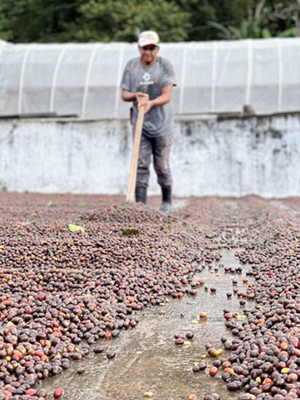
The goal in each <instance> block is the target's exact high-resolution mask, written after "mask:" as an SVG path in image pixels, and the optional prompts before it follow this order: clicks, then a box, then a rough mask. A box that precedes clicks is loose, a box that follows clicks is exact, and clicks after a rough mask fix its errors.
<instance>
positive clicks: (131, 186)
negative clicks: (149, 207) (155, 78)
mask: <svg viewBox="0 0 300 400" xmlns="http://www.w3.org/2000/svg"><path fill="white" fill-rule="evenodd" d="M145 101H146V97H142V98H141V100H140V104H142V103H144V102H145ZM144 114H145V107H144V106H142V107H140V108H139V112H138V117H137V122H136V127H135V134H134V142H133V151H132V157H131V166H130V173H129V179H128V188H127V196H126V201H127V202H129V203H134V202H135V182H136V174H137V167H138V158H139V151H140V143H141V136H142V129H143V122H144Z"/></svg>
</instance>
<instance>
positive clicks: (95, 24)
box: [0, 0, 300, 43]
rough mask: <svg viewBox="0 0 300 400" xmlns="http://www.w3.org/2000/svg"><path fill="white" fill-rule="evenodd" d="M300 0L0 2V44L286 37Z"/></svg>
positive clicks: (299, 20)
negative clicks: (145, 33)
mask: <svg viewBox="0 0 300 400" xmlns="http://www.w3.org/2000/svg"><path fill="white" fill-rule="evenodd" d="M299 13H300V0H281V1H280V0H144V1H140V0H128V1H126V2H125V1H123V0H14V1H11V0H1V2H0V39H4V40H8V41H12V42H23V43H28V42H33V41H34V42H44V43H47V42H95V41H101V42H111V41H129V42H133V41H136V38H137V35H138V33H139V32H140V31H142V30H148V29H153V30H156V31H157V32H158V33H159V35H160V36H161V39H162V41H165V42H169V41H175V42H176V41H182V40H189V41H190V40H197V41H199V40H216V39H226V40H228V39H245V38H268V37H288V36H296V35H297V26H298V27H300V18H299Z"/></svg>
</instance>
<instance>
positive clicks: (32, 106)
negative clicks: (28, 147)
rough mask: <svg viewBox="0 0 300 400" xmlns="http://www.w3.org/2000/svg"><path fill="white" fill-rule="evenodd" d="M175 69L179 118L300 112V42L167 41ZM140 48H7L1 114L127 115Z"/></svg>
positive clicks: (2, 51) (1, 53)
mask: <svg viewBox="0 0 300 400" xmlns="http://www.w3.org/2000/svg"><path fill="white" fill-rule="evenodd" d="M160 55H161V56H163V57H165V58H168V59H169V60H170V61H171V62H172V64H173V66H174V69H175V72H176V76H177V81H178V86H177V88H176V89H175V90H174V95H173V100H172V101H173V109H174V112H175V114H177V115H182V114H203V113H204V114H207V113H239V112H242V110H243V106H244V105H245V104H250V105H251V106H252V107H253V109H254V110H255V113H256V114H258V115H263V114H272V113H280V112H292V111H297V110H299V105H300V90H299V89H300V39H299V38H281V39H263V40H240V41H219V42H189V43H188V42H186V43H184V42H181V43H162V44H161V49H160ZM137 56H138V49H137V44H136V43H132V44H130V43H108V44H104V43H86V44H75V43H66V44H37V43H32V44H11V43H7V42H4V41H1V42H0V93H1V96H0V99H1V100H0V116H1V117H2V118H3V117H5V116H12V115H27V114H43V113H44V114H45V115H53V116H54V115H56V116H77V117H79V118H82V119H84V118H87V119H106V118H109V119H113V118H116V119H118V118H126V117H128V108H129V105H128V104H126V103H123V102H122V100H121V89H120V81H121V78H122V73H123V70H124V67H125V65H126V62H127V61H128V60H129V59H131V58H133V57H137Z"/></svg>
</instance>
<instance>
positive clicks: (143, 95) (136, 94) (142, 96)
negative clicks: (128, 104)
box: [135, 92, 149, 105]
mask: <svg viewBox="0 0 300 400" xmlns="http://www.w3.org/2000/svg"><path fill="white" fill-rule="evenodd" d="M142 98H144V99H145V100H149V96H148V95H147V94H146V93H142V92H137V93H135V100H136V101H137V103H138V105H140V103H141V99H142Z"/></svg>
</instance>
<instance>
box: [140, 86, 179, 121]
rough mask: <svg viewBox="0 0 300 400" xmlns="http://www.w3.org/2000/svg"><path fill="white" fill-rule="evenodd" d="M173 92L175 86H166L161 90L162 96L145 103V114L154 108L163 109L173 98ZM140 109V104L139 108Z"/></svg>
mask: <svg viewBox="0 0 300 400" xmlns="http://www.w3.org/2000/svg"><path fill="white" fill-rule="evenodd" d="M172 90H173V85H169V86H165V87H163V88H162V89H161V95H160V96H158V97H156V99H153V100H147V101H145V102H144V103H143V106H145V114H146V113H147V112H148V111H149V110H150V109H151V108H152V107H161V106H164V105H165V104H167V103H170V101H171V97H172ZM139 107H140V104H138V108H139Z"/></svg>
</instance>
